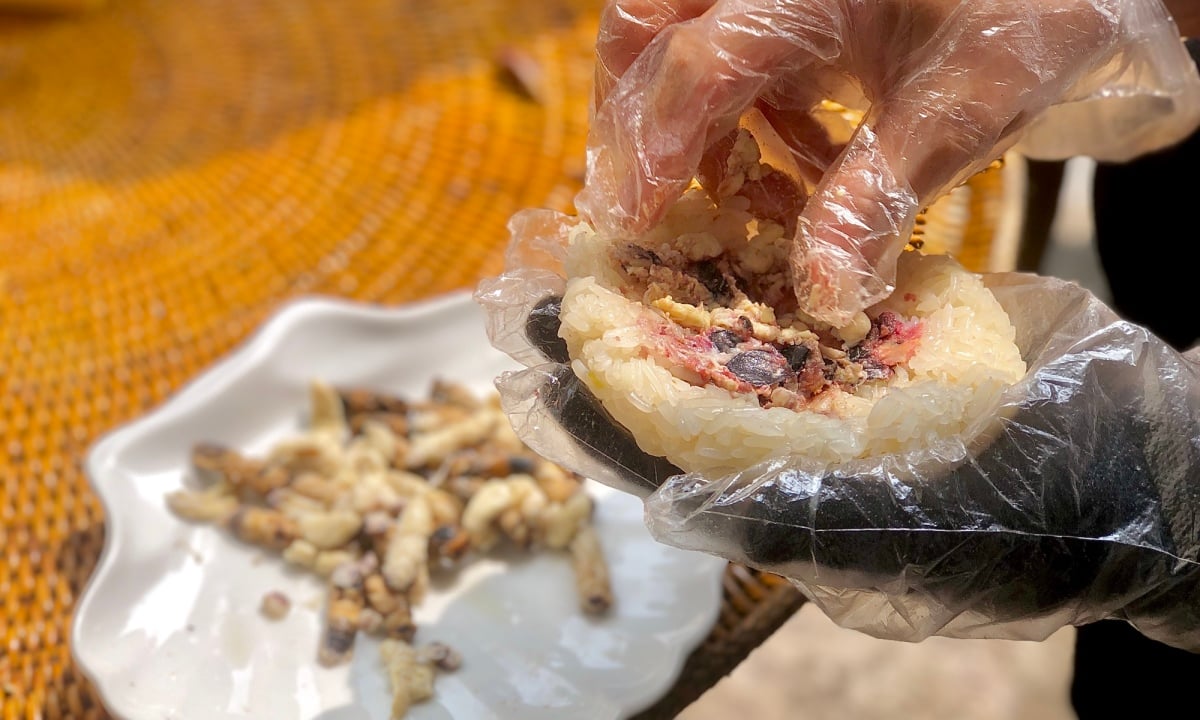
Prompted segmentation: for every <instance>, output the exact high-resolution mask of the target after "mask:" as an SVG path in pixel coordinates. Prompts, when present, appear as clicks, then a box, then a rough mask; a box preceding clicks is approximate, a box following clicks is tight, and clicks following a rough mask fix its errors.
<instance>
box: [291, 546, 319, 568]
mask: <svg viewBox="0 0 1200 720" xmlns="http://www.w3.org/2000/svg"><path fill="white" fill-rule="evenodd" d="M318 552H319V551H318V550H317V546H316V545H313V544H312V543H310V542H309V541H307V540H293V541H292V542H291V543H289V544H288V546H287V547H285V548H284V549H283V559H284V560H285V561H287V562H289V563H291V564H292V565H296V566H298V567H302V568H307V569H309V570H311V569H312V568H313V567H314V566H315V565H316V562H317V554H318Z"/></svg>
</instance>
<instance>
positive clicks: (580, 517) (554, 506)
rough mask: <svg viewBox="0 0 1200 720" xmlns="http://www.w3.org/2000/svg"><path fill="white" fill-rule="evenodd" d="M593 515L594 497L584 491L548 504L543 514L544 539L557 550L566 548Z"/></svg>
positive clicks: (548, 545) (547, 544)
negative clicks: (564, 500) (561, 500)
mask: <svg viewBox="0 0 1200 720" xmlns="http://www.w3.org/2000/svg"><path fill="white" fill-rule="evenodd" d="M591 516H592V499H591V497H589V496H588V495H587V493H584V492H582V491H581V492H577V493H575V494H574V495H572V496H571V497H569V498H567V501H566V502H562V503H551V504H549V505H547V506H546V509H545V510H543V511H542V515H541V524H542V541H543V542H544V543H546V547H549V548H554V549H555V550H562V549H564V548H566V547H567V546H568V545H569V544H570V542H571V541H572V540H573V539H575V536H576V535H577V534H578V533H579V531H580V530H581V529H582V528H583V527H584V526H585V525H586V524H587V523H588V520H589V519H590V518H591Z"/></svg>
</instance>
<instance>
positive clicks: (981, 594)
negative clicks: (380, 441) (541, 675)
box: [646, 275, 1200, 650]
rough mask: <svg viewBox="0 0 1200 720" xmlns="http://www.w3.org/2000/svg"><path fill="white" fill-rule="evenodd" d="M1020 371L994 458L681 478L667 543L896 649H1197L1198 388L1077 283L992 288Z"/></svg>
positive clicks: (894, 459) (1013, 281) (656, 525)
mask: <svg viewBox="0 0 1200 720" xmlns="http://www.w3.org/2000/svg"><path fill="white" fill-rule="evenodd" d="M989 280H990V284H991V286H992V288H993V291H994V292H995V294H996V295H997V297H998V299H999V300H1000V301H1001V303H1002V304H1003V305H1004V306H1005V308H1006V310H1007V311H1008V312H1009V313H1010V315H1011V316H1012V318H1013V320H1014V324H1015V325H1016V326H1017V327H1018V328H1020V329H1021V333H1020V337H1019V338H1018V341H1019V343H1020V345H1021V347H1022V350H1023V351H1024V352H1025V353H1026V355H1027V358H1028V360H1029V364H1030V370H1029V373H1028V374H1027V376H1026V377H1025V379H1024V380H1023V381H1022V382H1021V383H1019V384H1017V385H1016V386H1014V387H1013V388H1011V390H1010V391H1009V392H1008V393H1007V394H1006V395H1005V396H1004V399H1003V401H1002V404H1003V407H1001V408H1000V409H999V412H998V413H997V417H998V418H999V419H998V420H997V421H996V422H997V423H998V425H999V429H998V431H996V430H992V431H989V432H990V434H989V436H988V442H987V444H986V445H985V446H984V447H982V448H981V449H980V448H979V447H978V444H979V443H978V440H979V437H978V435H979V434H980V432H981V429H980V428H976V429H975V430H974V431H973V432H974V433H975V436H974V437H973V436H971V435H969V434H965V435H964V436H963V437H961V438H959V439H958V440H959V441H958V442H957V443H953V442H952V443H947V444H945V445H944V446H943V447H942V448H940V451H941V455H940V457H934V456H933V455H932V454H931V453H930V452H928V451H926V452H920V453H911V454H906V455H895V456H885V457H882V458H876V459H873V460H869V461H856V462H852V463H849V464H846V465H845V466H842V467H839V468H837V469H835V470H833V471H828V472H826V471H822V470H821V469H819V468H817V469H814V468H810V467H806V465H805V463H804V461H803V460H797V459H789V458H782V459H778V460H775V461H772V462H769V463H765V464H763V465H760V466H759V467H755V468H751V469H749V470H747V471H745V472H743V473H740V474H739V475H737V476H734V477H727V478H719V479H711V478H710V479H705V478H701V477H697V476H694V475H684V474H681V475H678V476H675V477H673V478H671V479H670V480H668V481H667V483H665V484H664V485H663V486H662V487H661V488H660V489H659V490H658V492H657V493H656V494H655V495H653V496H651V497H650V498H649V499H648V500H647V506H646V512H647V524H648V526H649V527H650V530H651V532H652V534H653V535H654V536H655V537H656V538H657V539H659V540H660V541H662V542H665V543H667V544H671V545H675V546H678V547H683V548H688V549H693V550H700V551H703V552H708V553H712V554H716V555H720V556H722V557H725V558H728V559H730V560H733V561H735V562H742V563H746V564H749V565H752V566H755V567H760V568H763V569H765V570H768V571H771V572H776V573H779V574H781V575H784V576H786V577H788V578H790V579H792V580H793V582H795V583H796V585H797V586H798V587H799V588H800V589H801V590H802V591H803V592H804V593H805V594H806V595H807V596H808V597H809V598H811V599H812V600H813V602H815V603H816V604H818V605H819V606H820V607H821V608H822V610H824V611H825V612H826V613H827V614H828V615H829V616H830V617H831V618H833V619H834V620H835V621H836V622H838V623H839V624H841V625H843V626H845V627H851V628H855V629H858V630H861V631H863V632H866V633H869V634H872V635H876V636H879V637H885V638H890V639H900V640H914V641H915V640H921V639H923V638H926V637H929V636H932V635H945V636H952V637H999V638H1011V639H1041V638H1044V637H1046V636H1047V635H1049V634H1050V633H1052V632H1054V631H1055V630H1057V629H1058V628H1060V627H1062V626H1063V625H1067V624H1081V623H1085V622H1090V621H1094V620H1098V619H1102V618H1108V617H1115V618H1124V619H1127V620H1129V621H1131V622H1132V623H1134V624H1135V625H1136V626H1137V627H1139V629H1141V630H1142V631H1143V632H1144V633H1146V634H1147V635H1150V636H1151V637H1155V638H1156V639H1158V640H1161V641H1163V642H1166V643H1168V644H1171V645H1175V646H1178V647H1183V648H1186V649H1189V650H1200V622H1197V614H1198V613H1197V603H1196V601H1195V593H1196V592H1197V591H1198V588H1200V565H1198V564H1197V561H1198V560H1200V524H1197V523H1196V522H1195V508H1196V507H1200V476H1198V473H1200V470H1198V468H1200V419H1198V418H1197V410H1196V408H1197V407H1200V376H1198V373H1197V366H1196V364H1195V363H1194V362H1192V361H1189V360H1188V359H1187V358H1185V357H1184V356H1182V355H1180V354H1179V353H1177V352H1175V351H1174V350H1173V349H1171V348H1170V347H1168V346H1166V345H1165V344H1164V343H1162V342H1161V341H1159V340H1158V339H1156V338H1154V337H1153V336H1151V335H1150V334H1148V333H1147V332H1146V331H1145V330H1144V329H1142V328H1140V327H1137V326H1134V325H1130V324H1128V323H1124V322H1120V321H1118V320H1116V318H1115V317H1114V316H1113V315H1112V313H1111V311H1109V310H1108V308H1106V307H1105V306H1104V305H1103V304H1102V303H1100V302H1099V301H1098V300H1096V299H1095V298H1094V297H1092V296H1091V295H1090V294H1088V293H1087V292H1086V291H1083V290H1082V289H1080V288H1078V287H1077V286H1074V285H1070V284H1068V283H1064V282H1062V281H1057V280H1053V279H1049V278H1034V277H1026V276H1020V275H996V276H992V277H991V278H989Z"/></svg>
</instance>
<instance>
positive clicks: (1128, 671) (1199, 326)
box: [1071, 41, 1200, 720]
mask: <svg viewBox="0 0 1200 720" xmlns="http://www.w3.org/2000/svg"><path fill="white" fill-rule="evenodd" d="M1188 50H1189V51H1191V53H1192V57H1193V59H1196V60H1197V62H1200V42H1192V41H1189V43H1188ZM1198 174H1200V133H1196V134H1195V135H1193V136H1192V137H1191V138H1189V139H1187V140H1186V141H1184V142H1183V143H1181V144H1180V145H1177V146H1175V147H1173V148H1168V149H1166V150H1164V151H1162V152H1158V153H1154V154H1152V155H1148V156H1146V157H1143V158H1139V159H1137V160H1134V161H1131V162H1128V163H1123V164H1108V163H1100V164H1098V165H1097V168H1096V176H1095V184H1094V188H1093V193H1094V194H1093V201H1094V206H1095V211H1094V217H1095V223H1096V245H1097V250H1098V252H1099V255H1100V263H1101V265H1102V267H1103V268H1104V272H1105V275H1106V277H1107V279H1108V283H1109V288H1110V291H1111V293H1112V298H1113V303H1112V306H1113V309H1114V310H1116V311H1117V312H1118V313H1120V314H1121V315H1122V316H1124V317H1125V318H1126V319H1127V320H1130V321H1132V322H1136V323H1138V324H1140V325H1144V326H1145V327H1147V328H1149V329H1150V330H1151V331H1152V332H1154V333H1155V334H1156V335H1158V336H1159V337H1161V338H1163V339H1164V340H1166V341H1168V342H1170V343H1171V344H1172V345H1174V346H1175V347H1176V348H1178V349H1180V350H1185V349H1187V348H1189V347H1191V346H1193V345H1194V344H1195V343H1196V342H1197V340H1198V339H1200V301H1198V300H1197V291H1198V290H1200V287H1197V285H1198V283H1197V280H1198V274H1197V268H1200V264H1198V261H1200V202H1197V192H1196V191H1197V188H1198V187H1200V182H1197V175H1198ZM1197 512H1200V509H1198V510H1197ZM1190 600H1191V601H1192V602H1197V601H1200V599H1198V598H1190ZM1196 678H1200V654H1197V653H1189V652H1186V651H1183V650H1179V649H1176V648H1173V647H1170V646H1168V645H1164V644H1163V643H1160V642H1156V641H1154V640H1150V639H1149V638H1147V637H1146V636H1144V635H1142V634H1141V633H1139V632H1138V631H1137V630H1136V629H1135V628H1134V627H1132V626H1131V625H1129V624H1128V623H1126V622H1123V621H1119V620H1105V621H1103V622H1098V623H1092V624H1090V625H1084V626H1082V627H1080V628H1079V629H1078V632H1077V635H1076V644H1075V663H1074V676H1073V678H1072V684H1071V704H1072V706H1073V707H1074V709H1075V713H1076V714H1077V715H1078V717H1079V719H1080V720H1093V719H1095V718H1112V717H1114V716H1117V717H1120V716H1122V715H1114V712H1117V713H1119V712H1120V711H1119V708H1123V707H1128V706H1129V703H1130V701H1131V696H1132V698H1136V703H1137V706H1136V707H1137V711H1138V714H1140V715H1142V716H1149V717H1159V716H1164V717H1165V716H1168V715H1167V713H1165V712H1163V711H1164V710H1165V708H1166V707H1167V706H1166V705H1163V706H1160V707H1155V705H1154V704H1155V703H1156V702H1159V703H1168V700H1167V699H1168V698H1176V701H1177V699H1178V698H1179V697H1182V696H1181V695H1180V694H1179V693H1180V691H1184V692H1186V691H1187V689H1188V688H1191V687H1192V683H1193V682H1195V680H1196ZM1171 714H1174V713H1171ZM1185 714H1186V713H1185Z"/></svg>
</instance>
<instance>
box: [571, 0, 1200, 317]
mask: <svg viewBox="0 0 1200 720" xmlns="http://www.w3.org/2000/svg"><path fill="white" fill-rule="evenodd" d="M597 60H598V63H597V78H596V104H595V112H594V117H593V122H592V127H591V135H590V138H589V147H588V174H587V178H586V183H585V188H584V190H583V192H582V193H581V194H580V196H579V197H578V198H577V201H576V204H577V207H578V208H579V210H580V212H581V214H582V215H583V216H584V217H585V218H586V219H587V220H588V221H589V222H591V224H592V225H593V226H595V227H597V228H598V229H599V230H600V231H601V232H602V233H604V234H609V235H618V234H620V233H622V232H637V231H641V230H644V229H645V228H647V227H649V226H651V225H653V224H654V223H655V222H656V221H658V220H659V219H661V218H662V216H663V214H664V213H665V211H666V209H667V207H668V206H669V204H670V203H672V202H673V201H674V200H675V199H676V198H678V196H679V195H680V193H681V192H682V191H683V190H684V189H685V188H686V186H687V185H688V183H689V182H691V181H692V179H693V178H694V177H696V176H697V175H699V174H700V169H701V168H702V166H703V165H704V158H705V153H706V151H708V150H709V149H711V148H712V147H713V145H714V144H715V143H716V142H717V141H719V140H720V139H722V138H723V137H725V136H726V135H727V134H728V133H729V132H730V131H731V130H732V129H733V128H734V127H735V125H736V123H737V122H738V120H739V118H741V117H743V116H744V114H745V113H746V111H747V110H748V109H750V108H757V109H758V110H760V111H761V112H762V113H763V115H764V116H765V118H766V119H767V120H768V121H769V122H770V124H771V125H772V126H773V127H774V129H775V130H776V131H777V132H778V134H779V135H780V138H781V140H782V141H783V142H785V143H786V144H787V146H788V147H789V148H790V149H791V151H792V153H793V155H794V159H795V160H796V165H797V166H798V167H799V168H800V170H801V173H802V174H803V175H804V176H805V177H808V178H810V179H811V178H813V177H814V175H813V171H814V170H815V171H816V176H815V177H816V178H817V179H818V180H819V182H817V183H816V184H815V187H814V188H812V196H811V197H810V198H809V199H808V200H807V202H806V203H803V207H802V208H801V207H800V206H799V204H798V206H797V207H796V208H794V210H793V213H794V214H796V215H798V231H797V242H796V244H795V248H794V251H793V256H792V265H793V268H792V271H793V274H794V277H795V280H796V282H795V287H796V292H797V296H798V298H799V300H800V303H801V307H802V308H804V309H806V310H807V311H808V312H809V314H810V315H812V316H814V317H817V318H819V319H821V320H824V321H826V322H829V323H830V324H832V325H834V326H842V325H845V324H846V323H847V322H848V321H849V320H850V319H851V318H853V317H854V316H855V314H856V313H857V312H858V311H860V310H862V309H863V308H864V307H866V306H868V305H870V304H872V303H874V302H877V301H878V300H880V299H882V298H884V297H886V296H887V295H888V294H889V293H890V292H891V289H892V284H893V282H894V280H895V262H896V258H897V256H898V254H899V252H900V251H901V249H902V247H903V244H904V242H905V241H906V240H907V238H908V237H909V234H910V231H911V229H912V224H913V220H914V218H915V216H916V215H917V213H918V211H919V210H920V209H921V208H922V207H925V206H928V205H929V204H930V203H931V202H932V201H933V200H935V199H936V198H937V197H938V196H939V195H941V194H942V193H943V192H945V191H946V190H947V189H949V188H952V187H954V186H955V185H957V184H958V183H960V182H961V181H963V180H964V179H966V178H967V177H969V176H970V175H971V174H973V173H975V172H977V171H979V170H980V169H982V168H983V167H984V166H986V165H987V163H988V162H990V161H991V160H993V159H995V158H997V157H999V156H1000V155H1001V154H1002V153H1003V152H1004V151H1005V150H1007V149H1008V148H1010V147H1011V146H1012V145H1013V144H1014V143H1016V142H1017V141H1018V139H1020V137H1021V136H1022V133H1027V134H1026V135H1025V138H1026V140H1027V143H1026V144H1025V145H1024V146H1023V150H1024V151H1025V152H1027V153H1028V154H1030V155H1033V156H1041V157H1045V156H1049V155H1053V156H1055V157H1067V156H1070V155H1075V154H1091V155H1095V156H1097V157H1100V158H1103V159H1123V158H1127V157H1132V156H1133V155H1137V154H1141V153H1144V152H1147V151H1149V150H1153V149H1157V148H1160V147H1164V146H1166V145H1168V144H1171V143H1174V142H1176V141H1178V140H1180V139H1182V138H1183V137H1184V136H1185V135H1186V134H1187V133H1188V132H1190V131H1191V130H1192V129H1193V128H1195V127H1196V126H1197V124H1198V123H1200V77H1198V76H1197V73H1196V69H1195V67H1194V66H1193V64H1192V62H1191V61H1190V59H1189V58H1188V55H1187V53H1186V51H1185V50H1184V47H1183V45H1182V43H1181V42H1180V39H1179V32H1178V30H1177V29H1176V28H1175V26H1174V25H1173V23H1172V22H1171V20H1170V17H1169V16H1168V15H1167V13H1166V11H1165V10H1164V9H1163V7H1162V5H1161V4H1160V3H1159V2H1158V0H1024V1H1020V0H1016V1H1014V0H878V1H875V0H873V1H871V2H866V1H864V0H850V1H848V2H847V1H846V0H616V1H615V2H613V3H611V4H610V5H609V6H608V8H607V10H606V12H605V14H604V16H603V18H602V21H601V29H600V34H599V38H598V44H597ZM827 100H834V101H837V102H839V103H841V104H843V105H845V106H848V107H852V108H857V109H860V110H865V111H866V114H865V116H864V120H863V122H862V124H861V125H860V126H859V127H858V129H857V131H855V132H854V134H853V136H852V137H850V138H848V142H846V143H845V145H844V147H843V146H842V145H841V141H842V140H844V138H837V137H831V136H830V135H829V133H828V130H829V126H828V124H827V123H822V122H818V121H817V119H816V118H817V116H818V115H819V112H817V111H818V110H819V107H820V105H819V104H820V103H821V102H822V101H827ZM1047 109H1050V110H1049V111H1048V112H1047ZM839 149H840V154H838V152H839ZM801 197H802V196H801Z"/></svg>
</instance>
